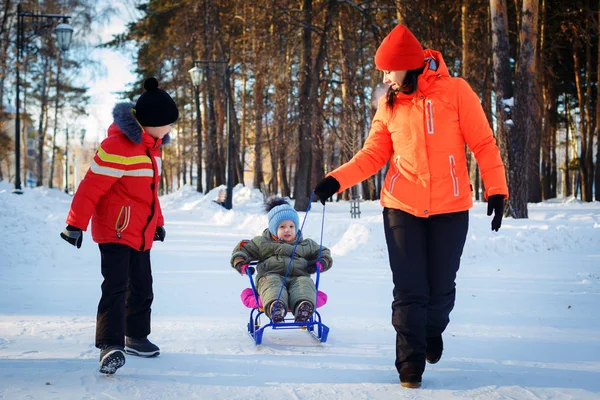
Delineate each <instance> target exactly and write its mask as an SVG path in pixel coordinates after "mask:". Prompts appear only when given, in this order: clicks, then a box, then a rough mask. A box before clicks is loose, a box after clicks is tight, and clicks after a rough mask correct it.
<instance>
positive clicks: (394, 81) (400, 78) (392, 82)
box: [383, 70, 407, 90]
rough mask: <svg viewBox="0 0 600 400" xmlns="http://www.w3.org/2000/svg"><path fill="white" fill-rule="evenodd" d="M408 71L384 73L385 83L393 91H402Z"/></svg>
mask: <svg viewBox="0 0 600 400" xmlns="http://www.w3.org/2000/svg"><path fill="white" fill-rule="evenodd" d="M406 72H407V71H406V70H404V71H383V83H384V84H386V85H389V86H390V87H391V88H392V89H393V90H400V88H401V87H402V82H404V77H406Z"/></svg>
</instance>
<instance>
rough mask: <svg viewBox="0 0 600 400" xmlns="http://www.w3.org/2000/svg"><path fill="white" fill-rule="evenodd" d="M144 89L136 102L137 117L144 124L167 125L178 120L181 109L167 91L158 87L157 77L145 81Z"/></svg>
mask: <svg viewBox="0 0 600 400" xmlns="http://www.w3.org/2000/svg"><path fill="white" fill-rule="evenodd" d="M144 89H146V91H145V92H144V93H142V95H141V96H140V98H139V99H138V101H137V103H135V117H136V118H137V120H138V121H139V123H140V125H142V126H165V125H170V124H172V123H173V122H175V121H177V118H179V110H177V105H176V104H175V102H174V101H173V99H172V98H171V96H169V94H168V93H167V92H165V91H164V90H162V89H159V88H158V81H157V80H156V78H148V79H146V80H145V81H144Z"/></svg>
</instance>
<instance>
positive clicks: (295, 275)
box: [231, 197, 333, 324]
mask: <svg viewBox="0 0 600 400" xmlns="http://www.w3.org/2000/svg"><path fill="white" fill-rule="evenodd" d="M265 209H266V211H267V212H268V218H269V227H268V228H267V229H265V231H264V232H263V233H262V235H260V236H256V237H255V238H254V239H252V240H250V241H245V240H243V241H241V242H239V243H238V244H237V245H236V246H235V248H234V249H233V253H232V255H231V266H232V267H233V268H235V269H236V270H237V271H238V272H239V273H241V274H247V273H250V274H253V273H254V272H256V282H257V285H256V289H257V291H258V295H259V296H260V298H261V300H262V304H263V305H264V310H265V314H266V315H267V316H268V317H269V318H271V320H272V321H273V323H276V324H277V323H282V322H284V320H285V316H286V314H287V311H288V309H289V310H291V311H292V312H293V314H294V321H295V322H306V321H308V320H309V319H310V317H311V316H312V314H313V312H314V310H315V307H316V304H315V301H316V298H317V289H316V287H315V283H314V281H313V280H312V278H311V277H310V275H311V274H314V273H315V272H316V271H317V268H319V271H320V272H324V271H327V270H329V269H330V268H331V266H332V264H333V260H332V258H331V253H330V251H329V249H328V248H326V247H322V248H321V247H320V245H319V244H318V243H316V242H315V241H314V240H312V239H309V238H303V237H302V234H301V233H300V238H299V239H298V238H297V235H298V233H299V232H298V226H299V219H298V213H297V212H296V210H294V209H293V208H292V207H291V206H290V205H289V203H288V202H287V201H286V200H285V199H282V198H280V197H273V198H271V199H269V200H268V201H267V204H266V207H265ZM297 239H298V245H297V246H296V251H295V252H294V246H295V245H296V240H297ZM292 253H293V254H292ZM319 253H321V259H320V260H319ZM292 257H293V260H292V262H291V264H290V260H291V259H292ZM252 261H256V262H257V264H256V269H255V268H254V267H251V266H248V264H249V263H250V262H252ZM288 266H289V271H287V269H288ZM286 271H287V278H285V277H286ZM284 278H285V285H284ZM282 286H283V288H282ZM280 292H281V295H280Z"/></svg>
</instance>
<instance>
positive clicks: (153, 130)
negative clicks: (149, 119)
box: [144, 125, 171, 139]
mask: <svg viewBox="0 0 600 400" xmlns="http://www.w3.org/2000/svg"><path fill="white" fill-rule="evenodd" d="M144 130H145V131H146V132H147V133H148V135H150V136H152V137H153V138H154V139H162V138H164V137H165V135H166V134H167V133H169V132H171V125H165V126H144Z"/></svg>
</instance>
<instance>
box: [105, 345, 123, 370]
mask: <svg viewBox="0 0 600 400" xmlns="http://www.w3.org/2000/svg"><path fill="white" fill-rule="evenodd" d="M123 365H125V353H124V352H123V347H121V346H111V345H104V346H102V348H101V349H100V372H101V373H103V374H108V375H112V374H114V373H115V372H117V370H118V369H119V368H121V367H122V366H123Z"/></svg>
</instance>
